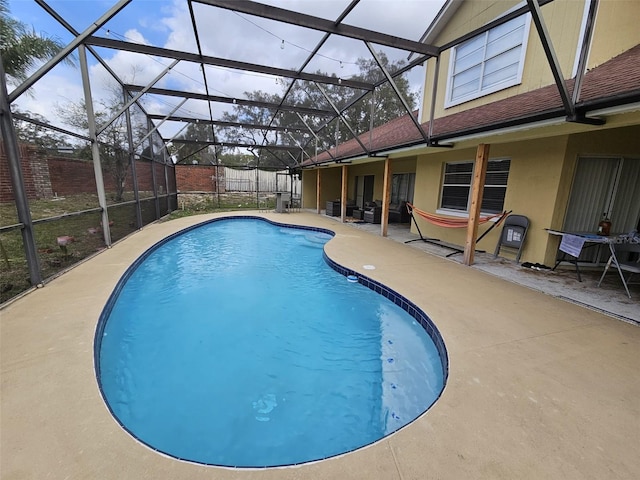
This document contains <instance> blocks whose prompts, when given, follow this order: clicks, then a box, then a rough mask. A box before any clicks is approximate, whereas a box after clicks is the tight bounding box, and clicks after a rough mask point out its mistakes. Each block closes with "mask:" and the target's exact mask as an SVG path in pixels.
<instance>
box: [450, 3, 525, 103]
mask: <svg viewBox="0 0 640 480" xmlns="http://www.w3.org/2000/svg"><path fill="white" fill-rule="evenodd" d="M525 15H526V17H525V21H524V28H523V32H522V42H521V44H520V45H521V50H520V59H519V60H518V72H517V74H516V76H515V78H513V79H511V80H509V81H503V82H499V83H497V84H495V85H492V86H490V87H488V88H485V89H482V81H481V82H480V86H479V87H480V89H479V90H476V91H474V92H471V93H469V94H467V95H465V96H463V97H460V98H456V99H455V100H452V99H451V96H452V95H453V71H454V68H455V61H456V53H457V51H458V45H456V46H454V47H452V48H451V54H450V56H449V72H448V74H447V91H446V96H445V100H444V107H445V108H449V107H453V106H455V105H460V104H461V103H465V102H468V101H470V100H475V99H476V98H481V97H484V96H486V95H490V94H492V93H495V92H499V91H501V90H504V89H506V88H509V87H513V86H514V85H519V84H520V83H522V72H523V71H524V60H525V56H526V53H527V45H528V43H529V29H530V27H531V15H530V14H529V13H527V14H525ZM518 18H519V17H518ZM490 31H491V30H488V31H486V32H484V33H482V34H480V35H478V36H477V37H474V38H473V39H476V38H478V37H480V36H484V37H485V51H486V38H487V37H488V35H489V32H490ZM473 39H469V40H467V41H470V40H473ZM465 43H466V42H465ZM483 56H484V51H483ZM487 60H488V59H487V58H483V59H482V61H481V63H480V65H481V67H482V69H483V73H482V74H481V75H480V80H482V78H483V74H484V65H485V63H486V62H487Z"/></svg>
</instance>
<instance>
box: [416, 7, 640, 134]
mask: <svg viewBox="0 0 640 480" xmlns="http://www.w3.org/2000/svg"><path fill="white" fill-rule="evenodd" d="M605 2H606V3H608V2H607V0H605ZM516 3H518V2H511V1H493V0H492V1H484V0H482V1H476V0H473V1H465V2H464V3H463V4H462V6H461V7H460V8H459V10H458V11H457V12H456V15H455V16H454V18H453V19H452V20H451V21H450V22H449V24H448V25H447V26H446V27H445V28H444V29H443V31H442V32H441V34H440V35H439V37H438V39H437V40H436V42H435V43H436V44H437V45H441V44H444V43H447V42H448V41H450V40H453V39H455V38H457V37H459V36H461V35H462V34H464V33H467V32H469V31H471V30H473V29H475V28H478V27H481V26H482V25H484V24H486V23H488V22H489V21H492V20H494V19H496V18H498V17H499V16H500V15H501V14H502V13H503V12H505V11H507V10H509V9H510V8H511V7H513V6H514V5H515V4H516ZM637 3H638V5H640V2H637ZM584 6H585V2H584V1H583V0H571V1H556V2H552V3H549V4H547V5H545V6H544V7H542V9H541V11H542V15H543V18H544V22H545V24H546V26H547V30H548V32H549V35H550V37H551V43H552V44H553V48H554V50H555V52H556V55H557V58H558V61H559V63H560V67H561V69H562V73H563V75H564V77H565V78H569V77H571V76H572V71H573V68H574V63H575V58H576V52H577V51H578V48H579V45H580V43H579V42H580V29H581V25H582V19H583V15H584ZM605 10H606V11H609V10H612V9H611V7H610V6H607V8H605ZM624 15H626V14H625V13H621V12H618V15H617V16H616V15H615V14H613V13H611V14H608V15H607V22H606V23H607V25H608V26H609V28H613V29H615V28H617V25H618V23H620V22H622V23H624V22H626V21H628V20H626V19H625V20H622V17H623V16H624ZM603 23H605V22H604V21H603ZM600 38H601V39H602V37H600ZM609 43H611V42H610V41H609ZM625 43H629V42H625ZM636 43H637V42H636ZM599 48H602V47H599ZM627 48H628V47H627ZM602 49H603V50H605V49H606V48H602ZM609 50H611V49H609ZM618 53H619V52H618ZM613 56H614V54H612V53H611V54H609V57H608V58H607V59H609V58H612V57H613ZM450 58H451V50H447V51H446V52H443V54H442V55H441V60H440V71H439V74H438V91H437V94H436V97H437V100H436V109H435V117H436V118H439V117H442V116H446V115H451V114H453V113H458V112H460V111H464V110H467V109H470V108H475V107H478V106H480V105H485V104H487V103H491V102H495V101H497V100H501V99H504V98H508V97H511V96H514V95H518V94H521V93H525V92H528V91H531V90H535V89H538V88H540V87H544V86H546V85H551V84H553V83H554V79H553V74H552V73H551V68H550V67H549V62H548V60H547V58H546V55H545V53H544V50H543V48H542V43H541V41H540V38H539V35H538V32H537V30H536V28H535V25H534V24H533V22H531V25H530V29H529V41H528V44H527V52H526V56H525V66H524V71H523V74H522V82H521V83H520V84H519V85H515V86H513V87H509V88H506V89H504V90H500V91H499V92H495V93H492V94H489V95H485V96H484V97H480V98H477V99H474V100H470V101H468V102H464V103H462V104H459V105H455V106H452V107H448V108H445V106H444V105H445V96H446V91H447V78H448V75H449V61H450ZM434 75H435V59H430V60H429V62H428V65H427V68H426V74H425V82H426V83H425V85H426V86H425V95H424V103H423V108H422V121H423V122H424V121H427V120H429V114H430V109H431V97H432V91H433V82H434Z"/></svg>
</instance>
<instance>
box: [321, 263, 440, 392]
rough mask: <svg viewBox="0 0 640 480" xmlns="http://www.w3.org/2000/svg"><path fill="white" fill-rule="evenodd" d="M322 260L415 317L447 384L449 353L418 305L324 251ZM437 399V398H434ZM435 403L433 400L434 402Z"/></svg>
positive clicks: (436, 330) (436, 329)
mask: <svg viewBox="0 0 640 480" xmlns="http://www.w3.org/2000/svg"><path fill="white" fill-rule="evenodd" d="M323 257H324V260H325V261H326V262H327V264H328V265H329V266H330V267H331V268H333V269H334V270H335V271H336V272H338V273H339V274H341V275H344V276H349V275H353V276H355V277H357V278H358V283H360V284H361V285H363V286H365V287H367V288H369V289H371V290H373V291H374V292H376V293H379V294H380V295H382V296H383V297H385V298H388V299H389V300H391V301H392V302H393V303H395V304H396V305H397V306H399V307H400V308H402V309H403V310H404V311H405V312H407V313H408V314H409V315H410V316H412V317H413V318H415V319H416V321H417V322H418V323H419V324H420V325H421V326H422V328H423V329H424V330H425V332H427V335H429V337H431V340H432V341H433V343H434V345H435V346H436V349H437V350H438V355H439V356H440V362H441V363H442V373H443V376H444V385H443V390H444V386H446V384H447V378H448V376H449V355H448V354H447V348H446V347H445V345H444V340H443V339H442V335H440V332H439V331H438V328H437V327H436V326H435V324H434V323H433V321H432V320H431V319H430V318H429V315H427V314H426V313H425V312H424V311H422V309H421V308H420V307H418V306H417V305H416V304H415V303H413V302H412V301H411V300H409V299H408V298H406V297H404V296H402V295H400V294H399V293H398V292H396V291H395V290H393V289H391V288H389V287H387V286H385V285H384V284H382V283H380V282H378V281H376V280H373V279H371V278H369V277H367V276H366V275H362V274H360V273H358V272H356V271H355V270H351V269H350V268H346V267H343V266H342V265H340V264H339V263H337V262H335V261H333V260H332V259H331V258H329V256H328V255H327V253H326V252H323ZM436 401H437V399H436ZM434 403H435V402H434Z"/></svg>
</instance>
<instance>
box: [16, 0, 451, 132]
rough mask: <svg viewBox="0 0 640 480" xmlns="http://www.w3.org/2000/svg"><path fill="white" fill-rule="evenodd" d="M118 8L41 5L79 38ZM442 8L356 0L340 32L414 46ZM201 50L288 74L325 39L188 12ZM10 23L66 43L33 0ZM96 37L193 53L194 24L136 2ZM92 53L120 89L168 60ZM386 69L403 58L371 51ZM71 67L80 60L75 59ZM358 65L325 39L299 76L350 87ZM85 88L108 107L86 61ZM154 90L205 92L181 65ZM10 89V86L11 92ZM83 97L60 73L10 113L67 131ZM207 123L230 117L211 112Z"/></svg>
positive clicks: (342, 2) (347, 42) (336, 8)
mask: <svg viewBox="0 0 640 480" xmlns="http://www.w3.org/2000/svg"><path fill="white" fill-rule="evenodd" d="M115 3H116V2H115V0H49V1H48V2H47V4H48V5H49V6H50V7H52V8H53V9H54V10H55V11H56V12H57V13H58V14H60V15H61V16H62V17H63V18H64V19H65V20H66V21H67V22H68V23H69V24H70V25H71V26H72V27H73V28H74V29H75V30H76V31H78V32H83V31H84V30H86V29H87V28H89V27H90V26H91V25H92V24H93V22H95V21H96V20H97V19H98V18H100V17H101V16H102V15H104V13H105V12H107V11H108V10H109V9H110V8H112V7H113V6H114V5H115ZM261 3H265V4H269V5H273V6H277V7H280V8H285V9H289V10H294V11H297V12H300V13H305V14H308V15H313V16H316V17H321V18H324V19H328V20H335V19H336V18H337V17H338V16H339V15H340V14H341V13H342V11H343V10H344V9H345V8H346V7H347V6H348V5H349V3H350V0H262V1H261ZM443 3H444V0H393V1H390V0H361V1H360V3H359V4H358V5H357V6H356V8H355V9H354V10H353V11H352V12H351V13H350V14H349V15H348V16H347V18H346V19H345V20H344V22H343V23H346V24H349V25H353V26H357V27H361V28H366V29H369V30H375V31H379V32H382V33H386V34H390V35H395V36H399V37H402V38H406V39H410V40H416V41H417V40H419V38H420V37H421V35H422V34H423V33H424V31H425V30H426V29H427V27H428V26H429V24H430V23H431V21H432V20H433V18H434V17H435V15H436V14H437V12H438V11H439V10H440V8H441V7H442V5H443ZM192 5H193V10H194V17H195V19H196V25H197V27H198V29H197V30H198V35H199V41H200V44H201V48H202V53H203V54H204V55H210V56H215V57H221V58H226V59H232V60H237V61H244V62H249V63H254V64H261V65H269V66H274V67H281V68H287V69H297V68H299V67H300V66H301V65H302V63H303V62H304V61H305V59H306V58H307V57H308V56H309V53H310V51H311V50H312V49H313V48H314V47H315V46H316V44H317V43H318V41H319V40H320V39H321V38H322V36H323V33H321V32H317V31H313V30H310V29H306V28H302V27H299V26H296V25H288V24H283V23H279V22H275V21H271V20H266V19H262V18H258V17H253V16H250V15H246V14H240V13H236V12H231V11H228V10H222V9H218V8H213V7H210V6H207V5H203V4H199V3H195V2H194V3H193V4H192ZM9 9H10V13H11V15H12V16H13V17H15V18H16V19H18V20H20V21H21V22H23V23H25V24H27V25H28V26H30V27H33V29H34V30H35V31H36V32H39V33H41V34H44V35H47V36H50V37H54V38H57V39H58V40H60V41H61V42H62V43H63V44H67V43H69V42H71V41H72V40H73V38H74V37H73V35H72V34H71V33H69V32H68V31H67V30H66V29H65V28H63V27H62V26H61V25H60V24H59V23H58V22H57V21H56V20H55V19H54V18H52V17H51V16H50V15H49V14H48V13H47V12H46V11H45V10H44V9H43V8H41V7H40V6H39V5H38V4H37V3H36V2H35V1H33V0H9ZM95 35H96V36H102V37H107V38H113V39H116V40H126V41H130V42H136V43H141V44H147V45H153V46H157V47H163V48H168V49H175V50H184V51H187V52H192V53H197V52H198V49H197V43H196V40H195V38H194V34H193V29H192V23H191V16H190V13H189V8H188V3H187V1H186V0H133V1H132V2H131V3H130V4H128V5H127V6H126V7H125V8H124V9H123V10H122V11H121V12H119V13H118V14H117V15H116V16H115V17H113V18H112V19H111V20H110V21H109V22H107V23H106V24H105V25H104V26H103V27H102V28H100V29H99V30H98V31H97V32H96V33H95ZM96 50H97V53H98V54H99V55H100V56H101V57H102V59H103V60H105V61H106V62H107V63H108V64H109V66H110V67H111V68H112V69H113V70H114V71H115V72H116V73H117V74H118V75H119V76H120V77H121V78H122V79H123V80H125V81H126V82H129V83H134V84H139V85H147V84H148V83H149V82H150V81H151V80H152V79H154V78H155V77H156V76H158V75H159V74H160V73H161V72H162V71H163V70H164V69H165V68H166V67H167V66H169V64H170V63H171V60H169V59H165V58H154V57H151V56H148V55H142V54H135V53H128V52H119V51H116V50H111V49H103V48H97V49H96ZM376 51H378V52H383V53H385V54H386V55H387V56H388V57H389V58H390V59H391V60H401V59H402V60H406V58H407V52H404V51H398V50H395V49H391V48H387V47H380V46H376ZM76 58H77V52H76ZM358 58H367V59H369V58H371V54H370V53H369V51H368V50H367V48H366V46H365V45H364V43H363V42H361V41H356V40H351V39H346V38H344V37H337V36H334V35H332V36H331V38H330V39H329V41H328V42H327V43H326V44H325V45H324V46H323V48H322V49H321V50H320V52H319V55H316V57H315V58H314V59H313V60H312V61H311V63H310V64H309V65H308V67H307V68H306V69H305V71H307V72H315V71H317V70H321V71H323V72H326V73H327V74H329V75H332V74H335V75H336V76H338V77H341V78H349V77H350V76H352V75H354V74H356V73H357V72H358V69H357V68H356V65H355V62H356V60H357V59H358ZM76 63H77V62H76ZM89 65H90V81H91V86H92V91H93V94H94V101H96V103H97V101H98V100H99V99H101V98H107V97H108V96H109V92H110V85H113V84H114V82H113V79H112V78H111V75H110V74H108V73H107V71H106V70H105V69H104V68H103V67H102V66H101V65H100V64H99V63H98V62H97V61H96V60H95V58H94V57H93V56H91V55H89ZM205 71H206V76H207V84H208V87H209V93H210V94H211V95H221V96H227V97H233V98H244V97H245V95H244V92H251V91H255V90H262V91H264V92H269V93H279V92H281V91H282V88H283V87H282V81H281V80H282V79H277V78H275V77H272V76H266V75H261V74H255V73H250V72H239V71H237V70H228V69H223V68H218V67H210V66H208V67H206V69H205ZM423 75H424V72H423V71H422V69H421V68H416V69H413V70H412V72H411V73H410V75H409V80H410V82H411V85H412V89H413V90H415V91H419V89H420V86H421V83H422V80H423ZM156 86H157V87H161V88H170V89H176V90H186V91H193V92H202V93H204V92H205V88H204V81H203V73H202V71H201V70H200V68H199V65H197V64H194V63H189V62H180V63H178V65H176V66H175V67H174V68H173V69H172V70H171V71H170V72H169V73H168V74H167V75H165V76H164V77H163V78H162V79H161V80H160V81H159V82H158V83H157V84H156ZM14 87H15V86H11V85H10V86H9V91H11V90H12V89H13V88H14ZM82 98H83V93H82V83H81V76H80V70H79V68H77V67H73V66H69V65H66V64H61V65H59V66H57V67H55V68H54V69H53V70H51V71H50V72H49V73H47V75H45V76H44V77H43V78H42V79H40V80H39V81H38V82H37V83H36V84H35V86H34V87H33V88H32V89H30V90H29V91H28V93H26V94H23V95H21V96H20V97H19V98H18V99H17V100H16V101H15V103H14V106H15V107H17V108H19V109H20V110H22V111H30V112H33V113H37V114H40V115H42V116H44V117H45V118H46V119H47V121H49V122H50V123H51V124H53V125H58V126H61V127H65V128H67V127H66V126H65V125H64V124H63V123H62V122H61V120H60V118H59V115H57V114H56V112H59V111H60V109H64V108H65V105H67V104H69V103H70V102H78V101H81V99H82ZM179 103H180V99H178V98H169V97H159V96H153V97H151V98H148V99H147V100H146V103H145V108H146V110H147V112H148V113H156V114H168V113H169V112H170V111H172V110H173V109H174V108H175V107H176V106H177V105H178V104H179ZM213 108H214V112H213V114H214V118H217V117H219V115H220V114H221V113H222V112H223V111H224V109H226V108H229V107H228V106H227V105H224V104H213ZM175 115H182V116H190V117H199V118H208V117H209V112H208V105H207V104H206V102H197V101H193V100H189V101H187V103H185V104H184V105H183V106H182V107H181V108H180V109H179V110H177V111H176V112H175ZM178 127H180V125H179V124H175V123H172V124H170V123H167V125H165V126H163V127H162V128H161V129H160V132H161V133H162V134H163V136H164V137H165V138H170V137H171V136H172V134H174V133H175V131H176V129H177V128H178Z"/></svg>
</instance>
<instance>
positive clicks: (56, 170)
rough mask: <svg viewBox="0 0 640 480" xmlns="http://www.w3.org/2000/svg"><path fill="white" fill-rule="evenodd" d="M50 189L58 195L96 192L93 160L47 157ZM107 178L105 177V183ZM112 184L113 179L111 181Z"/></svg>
mask: <svg viewBox="0 0 640 480" xmlns="http://www.w3.org/2000/svg"><path fill="white" fill-rule="evenodd" d="M49 177H50V178H51V190H52V191H53V193H54V194H57V195H58V196H61V197H62V196H65V195H73V194H74V193H96V178H95V175H94V173H93V162H90V161H88V160H77V159H73V158H58V157H56V158H51V157H50V158H49ZM106 183H107V178H106V177H105V184H106ZM111 184H113V181H111Z"/></svg>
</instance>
